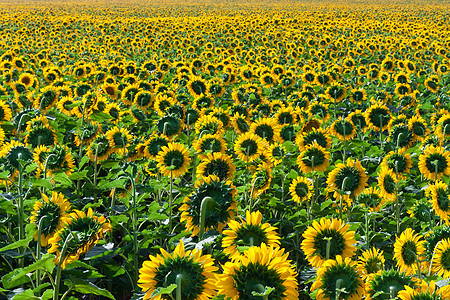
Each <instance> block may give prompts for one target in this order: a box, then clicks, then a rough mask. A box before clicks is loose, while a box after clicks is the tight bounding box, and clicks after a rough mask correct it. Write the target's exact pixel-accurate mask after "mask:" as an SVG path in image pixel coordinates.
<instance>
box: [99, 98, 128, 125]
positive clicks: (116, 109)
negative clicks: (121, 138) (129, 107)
mask: <svg viewBox="0 0 450 300" xmlns="http://www.w3.org/2000/svg"><path fill="white" fill-rule="evenodd" d="M104 113H105V114H108V115H110V116H111V119H109V121H110V122H111V123H112V124H118V123H119V122H120V121H121V119H122V115H124V114H125V113H126V111H124V110H123V109H121V108H120V106H119V104H118V103H116V102H112V103H108V104H107V105H106V107H105V109H104Z"/></svg>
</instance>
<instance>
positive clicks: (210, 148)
mask: <svg viewBox="0 0 450 300" xmlns="http://www.w3.org/2000/svg"><path fill="white" fill-rule="evenodd" d="M193 147H194V149H195V151H196V152H197V154H198V156H199V158H200V159H203V158H204V157H205V154H204V153H207V152H211V153H222V154H224V153H225V150H226V149H227V146H226V144H225V140H224V139H223V138H222V137H221V136H219V135H213V134H204V135H202V137H201V138H200V139H198V140H195V141H194V142H193Z"/></svg>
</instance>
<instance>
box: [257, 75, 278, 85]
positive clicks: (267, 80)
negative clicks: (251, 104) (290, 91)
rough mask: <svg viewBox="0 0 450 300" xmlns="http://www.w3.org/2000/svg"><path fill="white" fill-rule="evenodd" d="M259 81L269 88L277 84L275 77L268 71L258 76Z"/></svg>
mask: <svg viewBox="0 0 450 300" xmlns="http://www.w3.org/2000/svg"><path fill="white" fill-rule="evenodd" d="M259 82H260V83H261V85H262V86H263V87H265V88H271V87H273V86H275V85H277V84H278V83H277V79H276V77H275V76H273V75H272V74H270V73H264V74H261V76H260V77H259Z"/></svg>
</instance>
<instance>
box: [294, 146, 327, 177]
mask: <svg viewBox="0 0 450 300" xmlns="http://www.w3.org/2000/svg"><path fill="white" fill-rule="evenodd" d="M329 164H330V153H329V152H328V151H327V150H326V149H325V148H323V147H321V146H320V145H319V144H317V143H316V142H315V141H314V142H313V143H312V144H310V145H307V146H306V148H305V149H304V150H302V151H301V152H300V155H299V156H298V157H297V165H299V167H300V169H301V170H302V172H303V173H305V174H308V173H311V172H313V171H315V172H325V171H326V169H327V167H328V166H329Z"/></svg>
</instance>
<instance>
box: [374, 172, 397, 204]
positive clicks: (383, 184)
mask: <svg viewBox="0 0 450 300" xmlns="http://www.w3.org/2000/svg"><path fill="white" fill-rule="evenodd" d="M397 182H398V178H397V176H396V175H395V173H394V172H393V171H392V170H391V169H390V168H389V167H388V166H386V165H383V166H382V167H381V169H380V173H379V174H378V187H379V188H380V190H381V195H382V196H383V197H384V198H385V199H386V201H387V202H392V201H394V200H395V197H396V189H397V186H396V184H397Z"/></svg>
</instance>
